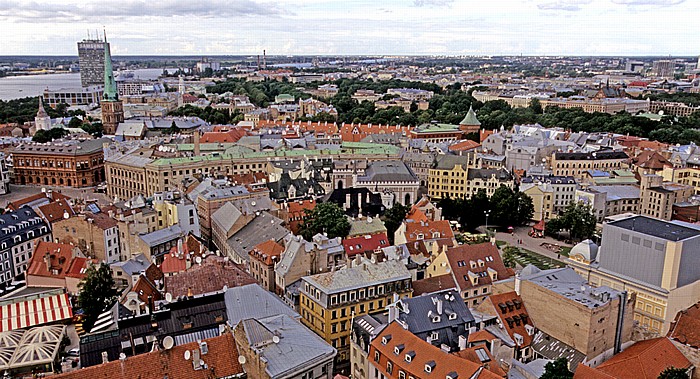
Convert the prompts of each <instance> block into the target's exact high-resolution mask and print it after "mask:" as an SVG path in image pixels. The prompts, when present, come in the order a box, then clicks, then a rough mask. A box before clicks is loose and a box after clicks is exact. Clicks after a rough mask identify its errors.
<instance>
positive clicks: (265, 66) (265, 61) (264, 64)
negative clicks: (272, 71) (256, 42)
mask: <svg viewBox="0 0 700 379" xmlns="http://www.w3.org/2000/svg"><path fill="white" fill-rule="evenodd" d="M263 70H267V54H266V52H265V50H263Z"/></svg>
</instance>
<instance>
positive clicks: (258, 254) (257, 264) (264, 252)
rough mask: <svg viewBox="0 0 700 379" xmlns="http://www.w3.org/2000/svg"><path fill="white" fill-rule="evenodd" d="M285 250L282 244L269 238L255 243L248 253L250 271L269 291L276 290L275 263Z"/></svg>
mask: <svg viewBox="0 0 700 379" xmlns="http://www.w3.org/2000/svg"><path fill="white" fill-rule="evenodd" d="M283 251H284V247H282V245H280V244H279V243H277V242H275V241H273V240H269V241H265V242H262V243H259V244H257V245H255V247H254V248H253V250H251V251H250V252H249V253H248V254H249V255H250V261H249V262H248V263H249V264H248V271H249V272H250V275H252V276H253V278H255V280H257V281H258V284H260V286H261V287H262V288H264V289H266V290H267V291H270V292H275V264H276V263H277V262H279V261H280V254H282V252H283Z"/></svg>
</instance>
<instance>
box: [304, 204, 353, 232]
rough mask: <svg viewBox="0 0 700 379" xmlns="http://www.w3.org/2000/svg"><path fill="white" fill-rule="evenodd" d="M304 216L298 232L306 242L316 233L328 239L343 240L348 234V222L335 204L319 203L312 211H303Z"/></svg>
mask: <svg viewBox="0 0 700 379" xmlns="http://www.w3.org/2000/svg"><path fill="white" fill-rule="evenodd" d="M304 215H305V219H304V220H303V221H302V223H301V226H300V228H299V232H300V234H301V235H302V236H303V237H304V239H306V240H307V241H311V238H313V236H315V235H316V234H318V233H326V234H328V238H335V237H343V238H345V237H347V235H348V233H349V232H350V221H348V218H347V217H345V213H343V210H342V209H341V208H340V207H339V206H338V205H336V204H335V203H321V204H318V205H316V207H315V208H314V209H312V210H308V209H305V210H304Z"/></svg>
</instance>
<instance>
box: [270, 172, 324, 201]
mask: <svg viewBox="0 0 700 379" xmlns="http://www.w3.org/2000/svg"><path fill="white" fill-rule="evenodd" d="M291 186H294V188H296V194H297V196H296V197H297V198H298V197H306V196H309V195H314V196H322V195H324V194H325V191H324V190H323V186H321V185H320V184H318V182H317V181H316V179H313V178H312V179H292V178H291V177H290V176H289V174H288V173H286V172H285V173H283V174H282V175H281V176H280V180H278V181H276V182H274V183H268V184H267V187H268V188H269V189H270V198H271V199H275V200H283V199H286V198H287V197H288V191H289V188H291Z"/></svg>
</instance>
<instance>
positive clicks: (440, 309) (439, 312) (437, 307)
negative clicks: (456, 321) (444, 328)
mask: <svg viewBox="0 0 700 379" xmlns="http://www.w3.org/2000/svg"><path fill="white" fill-rule="evenodd" d="M435 308H436V309H437V314H439V315H441V314H442V299H437V302H436V303H435Z"/></svg>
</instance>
